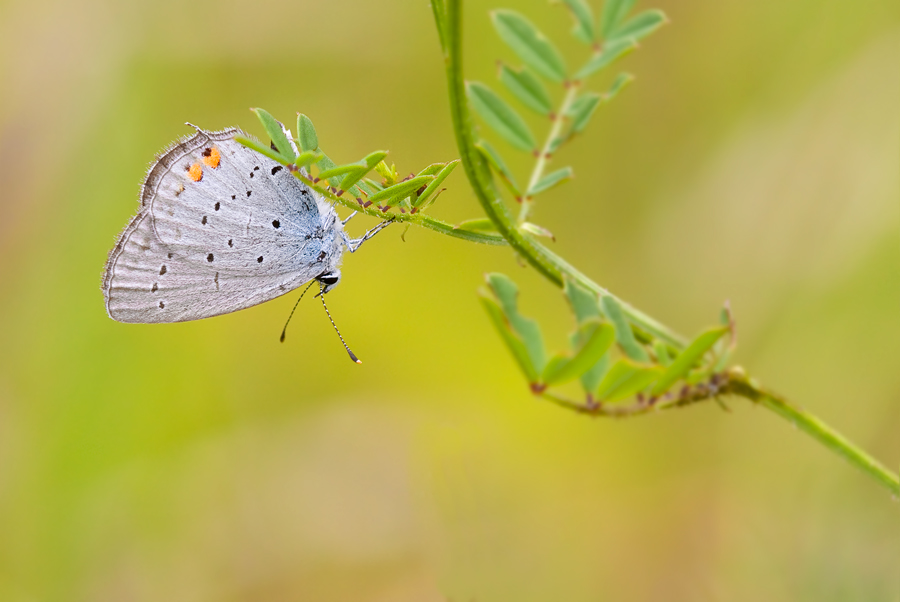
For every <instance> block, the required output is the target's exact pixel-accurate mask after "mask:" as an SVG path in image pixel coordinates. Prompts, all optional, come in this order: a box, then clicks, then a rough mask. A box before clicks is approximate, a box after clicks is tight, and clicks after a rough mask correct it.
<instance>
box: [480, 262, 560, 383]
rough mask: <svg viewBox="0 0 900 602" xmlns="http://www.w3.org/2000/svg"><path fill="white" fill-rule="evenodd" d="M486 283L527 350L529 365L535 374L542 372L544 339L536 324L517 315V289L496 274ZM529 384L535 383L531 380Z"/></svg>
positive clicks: (544, 358) (507, 280) (490, 275)
mask: <svg viewBox="0 0 900 602" xmlns="http://www.w3.org/2000/svg"><path fill="white" fill-rule="evenodd" d="M487 283H488V286H489V287H490V289H491V290H492V291H493V293H494V295H495V296H496V297H497V300H498V301H500V305H501V307H502V308H503V313H504V315H505V316H506V319H507V320H509V323H510V325H511V326H512V328H513V330H514V331H515V333H516V334H518V335H519V337H521V339H522V342H523V343H525V347H526V348H527V349H528V357H529V358H530V359H531V365H532V366H533V367H534V369H535V371H536V372H538V373H540V372H542V371H543V369H544V364H546V363H547V359H546V355H545V353H544V339H543V337H542V336H541V329H540V327H539V326H538V323H537V322H536V321H535V320H533V319H531V318H526V317H524V316H522V315H521V314H519V310H518V296H519V287H517V286H516V284H515V283H514V282H513V281H512V280H510V279H509V278H508V277H507V276H505V275H503V274H498V273H493V274H488V275H487ZM531 382H536V381H534V380H532V381H531Z"/></svg>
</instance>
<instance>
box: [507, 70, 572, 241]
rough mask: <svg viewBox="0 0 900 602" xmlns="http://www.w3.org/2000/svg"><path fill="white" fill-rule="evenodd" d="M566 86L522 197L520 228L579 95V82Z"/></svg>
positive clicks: (566, 84) (529, 210) (570, 82)
mask: <svg viewBox="0 0 900 602" xmlns="http://www.w3.org/2000/svg"><path fill="white" fill-rule="evenodd" d="M565 86H566V95H565V97H563V100H562V104H561V105H560V107H559V110H558V111H557V112H556V113H554V114H553V127H551V128H550V133H549V134H547V139H546V140H545V141H544V146H543V147H542V148H541V150H540V155H538V159H537V161H536V162H535V164H534V169H533V170H532V171H531V177H530V178H529V179H528V187H527V188H525V196H524V197H522V207H521V208H520V209H519V225H520V226H521V225H522V224H524V223H525V222H526V221H528V214H529V213H531V206H532V204H533V202H532V197H531V191H532V190H533V189H534V187H535V186H536V185H537V183H538V182H540V181H541V178H542V177H543V176H544V169H545V168H546V166H547V161H548V160H549V159H550V149H551V148H553V143H554V142H555V141H556V139H557V138H559V135H560V133H561V132H562V126H563V123H565V121H566V113H568V112H569V107H571V106H572V102H574V100H575V96H576V95H577V94H578V88H579V83H578V82H575V81H567V82H566V83H565Z"/></svg>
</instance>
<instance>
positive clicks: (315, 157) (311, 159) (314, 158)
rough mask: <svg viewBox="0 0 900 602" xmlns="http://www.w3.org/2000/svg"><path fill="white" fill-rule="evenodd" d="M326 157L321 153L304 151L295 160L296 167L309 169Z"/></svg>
mask: <svg viewBox="0 0 900 602" xmlns="http://www.w3.org/2000/svg"><path fill="white" fill-rule="evenodd" d="M323 156H324V155H322V153H321V152H320V151H303V152H302V153H300V154H299V155H297V158H296V159H294V165H296V166H297V167H307V166H309V165H312V164H313V163H316V162H318V161H319V160H320V159H321V158H322V157H323Z"/></svg>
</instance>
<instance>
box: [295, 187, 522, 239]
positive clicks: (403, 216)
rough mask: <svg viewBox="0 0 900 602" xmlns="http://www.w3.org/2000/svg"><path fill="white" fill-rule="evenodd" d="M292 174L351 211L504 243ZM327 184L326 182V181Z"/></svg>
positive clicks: (470, 237)
mask: <svg viewBox="0 0 900 602" xmlns="http://www.w3.org/2000/svg"><path fill="white" fill-rule="evenodd" d="M294 176H296V177H297V179H299V180H300V181H302V182H304V183H305V184H306V185H307V186H309V187H310V188H313V189H315V191H316V192H318V193H319V194H321V195H322V196H324V197H325V198H327V199H329V200H331V201H333V202H335V203H339V204H341V205H343V206H344V207H347V208H349V209H352V210H353V211H358V212H360V213H365V214H366V215H370V216H372V217H377V218H379V219H393V220H394V221H395V222H398V223H405V224H414V225H416V226H420V227H422V228H427V229H429V230H433V231H435V232H439V233H440V234H444V235H445V236H451V237H453V238H461V239H462V240H467V241H469V242H477V243H481V244H487V245H505V244H507V243H506V239H504V238H503V237H502V236H500V235H498V234H491V233H489V232H473V231H471V230H458V229H457V228H456V227H455V226H454V225H453V224H448V223H447V222H442V221H441V220H439V219H435V218H433V217H431V216H429V215H425V214H423V213H387V212H385V211H382V210H381V209H379V208H378V207H376V206H375V205H370V206H369V207H363V206H362V205H360V204H359V203H358V202H357V201H356V199H355V198H352V197H348V196H344V195H341V196H338V195H336V194H335V193H333V192H332V191H331V190H330V189H329V188H327V187H322V186H320V184H321V183H322V181H319V182H313V180H311V179H310V178H309V177H307V176H305V175H303V174H302V173H301V172H300V171H295V172H294ZM326 184H327V182H326Z"/></svg>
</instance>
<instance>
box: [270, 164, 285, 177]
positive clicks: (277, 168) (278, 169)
mask: <svg viewBox="0 0 900 602" xmlns="http://www.w3.org/2000/svg"><path fill="white" fill-rule="evenodd" d="M282 169H284V168H283V167H282V166H281V165H276V166H275V167H273V168H272V175H273V176H274V175H275V174H277V173H278V172H279V171H281V170H282Z"/></svg>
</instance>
